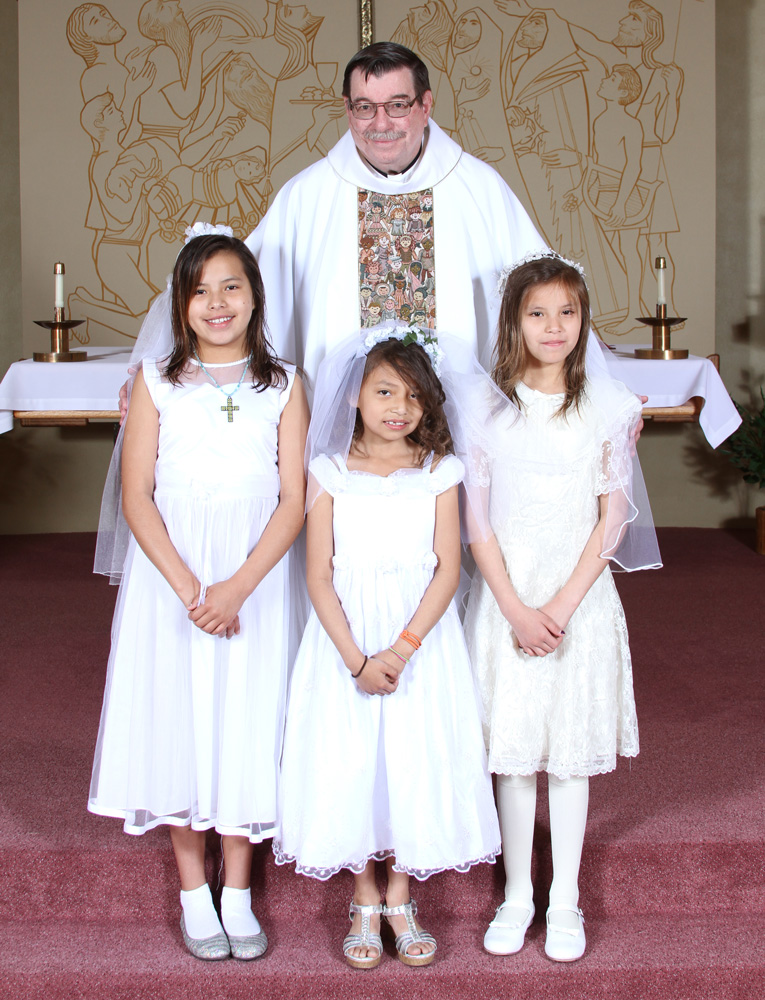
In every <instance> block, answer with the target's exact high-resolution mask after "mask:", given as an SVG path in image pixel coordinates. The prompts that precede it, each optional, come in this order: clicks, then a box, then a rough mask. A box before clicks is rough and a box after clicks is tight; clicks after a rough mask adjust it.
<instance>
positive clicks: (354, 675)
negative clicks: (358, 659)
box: [351, 656, 369, 680]
mask: <svg viewBox="0 0 765 1000" xmlns="http://www.w3.org/2000/svg"><path fill="white" fill-rule="evenodd" d="M368 659H369V657H368V656H365V657H364V662H363V663H362V664H361V666H360V667H359V672H358V673H357V674H351V677H352V678H353V679H354V680H356V678H357V677H361V671H362V670H363V669H364V667H365V666H366V665H367V660H368Z"/></svg>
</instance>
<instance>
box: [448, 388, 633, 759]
mask: <svg viewBox="0 0 765 1000" xmlns="http://www.w3.org/2000/svg"><path fill="white" fill-rule="evenodd" d="M518 395H519V397H520V398H521V400H522V402H523V404H524V413H525V421H524V422H523V423H522V424H521V425H520V426H519V427H516V428H514V429H511V430H509V431H508V432H507V453H506V454H505V455H504V456H503V459H502V460H501V461H497V462H496V463H495V467H494V469H493V473H492V482H491V505H490V518H491V524H492V528H493V530H494V533H495V535H496V538H497V541H498V543H499V546H500V549H501V550H502V554H503V556H504V560H505V565H506V566H507V570H508V573H509V575H510V579H511V581H512V584H513V587H514V588H515V591H516V593H517V594H518V596H519V597H520V599H521V600H522V601H523V602H524V603H525V604H527V605H528V606H530V607H541V606H542V605H543V604H545V603H546V602H547V601H549V600H550V599H551V598H552V597H553V596H554V595H555V594H556V593H557V591H558V590H559V589H560V587H561V586H562V585H563V584H564V583H565V582H566V581H567V580H568V578H569V577H570V575H571V573H572V571H573V569H574V567H575V566H576V564H577V562H578V561H579V557H580V556H581V554H582V550H583V549H584V547H585V545H586V543H587V540H588V538H589V537H590V535H591V533H592V530H593V528H594V527H595V525H596V523H597V520H598V507H599V501H598V494H601V493H606V492H608V491H609V484H610V483H612V482H613V477H612V470H611V468H610V465H611V462H612V460H613V461H615V460H616V458H615V456H616V455H619V454H624V453H625V449H626V452H627V453H628V452H629V444H628V441H629V433H630V428H631V426H632V425H633V424H634V422H635V419H636V417H637V416H638V415H639V412H640V404H639V402H638V400H637V399H636V397H635V396H634V395H633V394H632V393H630V392H629V391H628V390H627V389H625V388H624V387H623V386H621V385H620V384H618V383H613V382H610V383H608V384H607V383H605V382H600V381H599V380H596V381H594V382H589V383H588V398H587V401H586V402H585V404H584V405H583V406H582V407H581V409H580V412H579V413H576V412H573V413H572V412H569V414H568V417H567V419H562V418H554V416H553V414H554V413H555V411H556V410H557V409H558V407H559V406H560V404H561V402H562V399H563V397H562V396H559V395H546V394H544V393H541V392H537V391H536V390H532V389H529V388H527V386H525V385H523V384H521V385H519V386H518ZM465 635H466V638H467V642H468V648H469V649H470V654H471V660H472V663H473V669H474V671H475V674H476V678H477V681H478V687H479V689H480V692H481V696H482V699H483V705H484V710H485V716H486V720H487V723H486V740H487V745H488V747H489V770H491V771H493V772H495V773H498V774H531V773H533V772H535V771H549V772H550V773H552V774H554V775H556V776H557V777H559V778H567V777H571V776H572V775H594V774H600V773H604V772H606V771H611V770H613V769H614V768H615V766H616V755H617V754H620V755H622V756H625V757H634V756H635V755H636V754H637V753H638V749H639V747H638V728H637V717H636V714H635V699H634V696H633V691H632V665H631V660H630V651H629V645H628V637H627V625H626V622H625V618H624V612H623V610H622V605H621V602H620V600H619V595H618V594H617V592H616V587H615V585H614V581H613V577H612V575H611V570H610V568H609V567H608V566H607V567H606V568H605V570H604V571H603V573H602V574H601V575H600V576H599V577H598V579H597V580H596V581H595V583H594V584H593V585H592V587H591V588H590V590H589V591H588V593H587V594H586V596H585V598H584V600H583V601H582V603H581V604H580V605H579V607H578V608H577V610H576V612H575V613H574V615H573V616H572V618H571V620H570V622H569V623H568V625H567V626H566V638H565V639H564V640H563V642H562V643H561V644H560V646H558V648H557V649H556V650H555V651H554V652H553V653H548V654H547V656H544V657H534V656H526V655H525V654H523V653H521V652H520V651H519V647H518V643H517V641H516V640H515V637H514V635H513V630H512V628H511V626H510V624H509V623H508V622H507V620H506V619H505V618H504V617H503V616H502V614H501V613H500V610H499V607H498V606H497V603H496V601H495V599H494V596H493V595H492V593H491V591H490V590H489V587H488V586H487V584H486V583H485V581H484V580H483V578H482V577H481V575H480V573H476V575H475V577H474V579H473V584H472V587H471V592H470V598H469V604H468V611H467V615H466V618H465Z"/></svg>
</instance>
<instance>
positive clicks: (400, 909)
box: [383, 899, 437, 966]
mask: <svg viewBox="0 0 765 1000" xmlns="http://www.w3.org/2000/svg"><path fill="white" fill-rule="evenodd" d="M416 913H417V903H415V901H414V900H413V899H410V900H409V902H408V903H403V904H402V905H401V906H385V907H383V916H384V917H385V919H386V920H387V921H388V923H390V918H391V917H398V916H404V917H406V927H407V929H406V930H405V931H404V932H403V934H399V935H397V937H396V951H397V952H398V957H399V961H401V962H403V963H404V965H412V966H419V965H430V963H431V962H432V961H433V959H434V958H435V957H436V948H437V945H436V939H435V938H434V937H433V935H432V934H428V932H427V931H423V930H418V929H417V925H416V924H415V922H414V917H415V914H416ZM413 944H432V945H433V950H432V951H429V952H426V953H425V954H423V955H410V954H409V952H408V951H407V949H408V948H410V947H411V946H412V945H413Z"/></svg>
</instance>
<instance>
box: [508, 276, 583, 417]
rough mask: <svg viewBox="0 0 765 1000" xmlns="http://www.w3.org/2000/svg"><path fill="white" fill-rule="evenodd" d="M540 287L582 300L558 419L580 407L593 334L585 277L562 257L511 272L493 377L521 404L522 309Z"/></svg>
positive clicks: (525, 360) (565, 366)
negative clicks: (559, 289) (555, 288)
mask: <svg viewBox="0 0 765 1000" xmlns="http://www.w3.org/2000/svg"><path fill="white" fill-rule="evenodd" d="M538 285H562V286H563V288H565V289H566V291H567V292H569V293H570V294H571V295H573V296H575V297H576V298H577V299H578V301H579V311H580V314H581V320H582V322H581V325H580V327H579V340H578V341H577V343H576V347H575V348H574V349H573V351H572V352H571V353H570V354H569V355H568V357H567V358H566V360H565V361H564V363H563V381H564V384H565V387H566V394H565V398H564V400H563V402H562V403H561V406H560V409H559V410H558V412H557V413H556V416H565V415H566V413H567V412H568V411H569V410H570V409H571V407H572V406H573V407H575V408H576V409H578V408H579V404H580V403H581V401H582V399H583V397H584V392H585V381H586V375H585V367H584V359H585V355H586V353H587V337H588V336H589V331H590V296H589V293H588V291H587V285H586V283H585V280H584V278H583V277H582V275H581V274H580V273H579V271H577V269H576V268H575V267H572V266H571V265H570V264H567V263H566V262H565V261H564V260H561V259H560V258H559V257H541V258H540V259H538V260H531V261H527V262H526V263H525V264H521V265H520V266H519V267H516V268H515V270H514V271H511V272H510V274H509V275H508V278H507V283H506V284H505V291H504V294H503V295H502V306H501V308H500V311H499V325H498V327H497V343H496V345H495V347H494V368H493V370H492V373H491V377H492V378H493V379H494V381H495V382H496V383H497V385H498V386H499V387H500V389H501V390H502V391H503V392H504V393H505V395H506V396H508V397H509V398H510V399H511V400H512V401H513V402H514V403H517V404H518V405H521V401H520V399H519V398H518V394H517V393H516V391H515V389H516V386H517V385H518V383H519V382H520V381H521V380H522V379H523V375H524V373H525V371H526V366H527V363H528V354H527V351H526V342H525V341H524V339H523V334H522V332H521V329H522V322H523V310H524V307H525V305H526V301H527V300H528V297H529V294H530V293H531V291H532V289H533V288H536V287H537V286H538Z"/></svg>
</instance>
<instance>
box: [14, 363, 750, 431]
mask: <svg viewBox="0 0 765 1000" xmlns="http://www.w3.org/2000/svg"><path fill="white" fill-rule="evenodd" d="M131 350H132V346H131V348H125V347H88V360H87V361H82V362H77V363H75V364H45V363H42V362H37V361H31V360H27V361H17V362H15V364H12V365H11V367H10V368H9V369H8V372H7V373H6V375H5V378H4V379H3V381H2V382H0V434H4V433H5V432H6V431H9V430H10V429H11V428H12V427H13V412H14V410H43V411H44V410H112V411H113V410H117V409H118V407H119V402H118V400H119V390H120V387H121V386H122V385H123V384H124V382H125V380H126V379H127V370H128V365H129V363H130V353H131ZM634 350H635V348H634V346H632V345H622V344H620V345H618V347H617V349H616V350H615V351H611V350H608V349H607V348H605V347H604V348H603V353H604V355H605V359H606V365H607V367H608V370H609V372H610V373H611V375H612V376H613V377H614V378H616V379H619V381H620V382H624V384H625V385H626V386H628V387H629V388H630V389H632V391H633V392H635V393H638V394H639V395H641V396H648V402H647V403H646V406H649V407H663V406H682V404H683V403H687V402H688V400H689V399H691V398H692V397H693V396H701V397H702V398H703V399H704V400H705V402H704V406H703V407H702V410H701V414H700V416H699V424H700V426H701V429H702V431H703V432H704V434H705V436H706V438H707V440H708V441H709V443H710V444H711V446H712V447H713V448H717V447H718V445H720V444H722V442H723V441H724V440H725V439H726V438H727V437H729V436H730V435H731V434H732V433H733V431H735V429H736V428H737V427H738V425H739V424H740V423H741V417H739V415H738V411H737V410H736V407H735V406H734V405H733V403H732V401H731V398H730V396H729V395H728V391H727V389H726V388H725V386H724V384H723V381H722V379H721V378H720V376H719V374H718V373H717V369H716V368H715V366H714V365H713V364H712V362H711V361H709V360H708V359H707V358H701V357H696V356H695V355H691V356H690V357H689V358H688V359H687V360H675V361H647V360H642V359H638V358H636V357H635V356H634Z"/></svg>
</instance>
